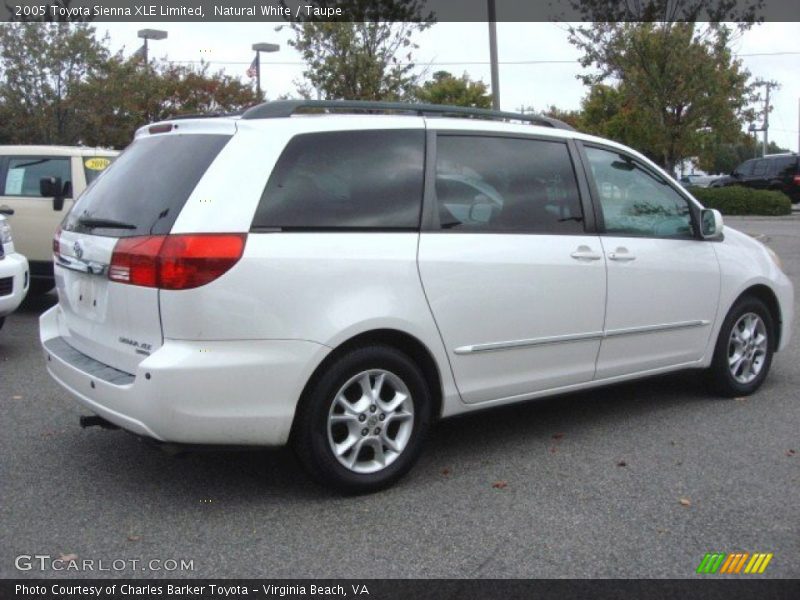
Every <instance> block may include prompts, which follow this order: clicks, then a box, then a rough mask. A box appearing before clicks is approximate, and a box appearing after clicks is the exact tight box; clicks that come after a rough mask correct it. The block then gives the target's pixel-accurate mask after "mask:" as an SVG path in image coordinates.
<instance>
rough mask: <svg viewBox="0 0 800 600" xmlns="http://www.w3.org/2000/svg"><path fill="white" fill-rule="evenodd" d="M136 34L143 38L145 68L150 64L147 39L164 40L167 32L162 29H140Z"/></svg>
mask: <svg viewBox="0 0 800 600" xmlns="http://www.w3.org/2000/svg"><path fill="white" fill-rule="evenodd" d="M137 35H138V37H140V38H142V39H143V40H144V46H143V48H144V64H145V68H147V66H148V65H149V64H150V63H149V62H148V57H147V40H164V39H166V38H167V32H166V31H164V30H163V29H140V30H139V32H138V33H137Z"/></svg>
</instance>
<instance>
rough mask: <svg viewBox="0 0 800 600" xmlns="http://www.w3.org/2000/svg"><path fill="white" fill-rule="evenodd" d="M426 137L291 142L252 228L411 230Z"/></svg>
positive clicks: (343, 135)
mask: <svg viewBox="0 0 800 600" xmlns="http://www.w3.org/2000/svg"><path fill="white" fill-rule="evenodd" d="M424 162H425V132H424V131H422V130H386V131H384V130H378V131H337V132H325V133H311V134H303V135H298V136H295V137H294V138H292V140H291V141H290V142H289V144H288V145H287V146H286V149H285V150H284V151H283V154H281V157H280V158H279V159H278V162H277V164H276V165H275V169H274V170H273V171H272V175H271V176H270V178H269V181H268V182H267V186H266V188H264V193H263V195H262V196H261V202H260V203H259V206H258V209H257V210H256V214H255V217H254V219H253V227H266V228H268V227H279V228H289V229H290V228H347V229H353V228H355V229H369V228H380V229H417V228H418V227H419V217H420V210H421V207H422V185H423V168H424Z"/></svg>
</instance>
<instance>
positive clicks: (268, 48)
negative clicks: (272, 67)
mask: <svg viewBox="0 0 800 600" xmlns="http://www.w3.org/2000/svg"><path fill="white" fill-rule="evenodd" d="M280 49H281V47H280V46H279V45H278V44H268V43H266V42H260V43H258V44H253V50H255V51H256V89H257V90H258V98H259V100H260V99H261V53H262V52H277V51H278V50H280Z"/></svg>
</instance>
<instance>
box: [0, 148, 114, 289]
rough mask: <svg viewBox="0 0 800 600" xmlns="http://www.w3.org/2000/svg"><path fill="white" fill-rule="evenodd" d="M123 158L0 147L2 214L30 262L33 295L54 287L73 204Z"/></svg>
mask: <svg viewBox="0 0 800 600" xmlns="http://www.w3.org/2000/svg"><path fill="white" fill-rule="evenodd" d="M118 154H119V152H117V151H116V150H106V149H102V148H87V147H84V146H0V214H5V215H6V216H7V217H8V220H9V223H11V225H12V227H13V228H14V231H15V232H16V236H17V250H18V251H19V252H21V253H22V254H24V255H25V256H26V257H27V258H28V260H29V261H30V271H31V285H30V292H31V294H41V293H44V292H47V291H48V290H51V289H52V288H53V284H54V280H53V257H52V251H51V249H52V245H53V234H54V233H55V231H56V229H57V228H58V225H59V223H61V221H62V220H63V219H64V215H65V214H67V212H69V210H70V209H71V208H72V204H73V199H75V198H77V197H78V196H80V195H81V193H82V192H83V190H84V189H85V188H86V187H87V186H88V185H89V184H91V183H92V182H93V181H94V180H95V179H96V178H97V177H99V176H100V174H101V173H102V172H103V171H104V170H105V168H106V167H107V166H108V165H109V164H111V162H113V160H114V159H115V158H116V156H117V155H118Z"/></svg>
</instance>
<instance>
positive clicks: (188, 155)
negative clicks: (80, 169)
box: [62, 134, 230, 237]
mask: <svg viewBox="0 0 800 600" xmlns="http://www.w3.org/2000/svg"><path fill="white" fill-rule="evenodd" d="M229 139H230V136H229V135H216V134H215V135H210V134H191V135H154V136H149V137H145V138H142V139H139V140H136V141H134V142H133V144H131V145H130V146H128V149H127V150H125V152H123V153H122V154H121V155H120V156H119V157H118V158H117V159H116V161H115V162H114V164H113V165H111V166H110V167H109V168H108V171H106V172H105V173H104V174H103V176H102V177H99V178H98V179H97V181H95V182H94V184H93V185H92V186H91V187H89V188H87V189H86V192H84V194H83V195H82V196H81V197H80V198H79V199H78V201H77V202H76V203H75V206H74V207H73V209H72V210H71V211H70V213H69V214H68V215H67V218H66V219H65V220H64V224H63V225H62V226H63V227H64V229H66V230H70V231H81V232H84V233H93V234H97V235H109V236H113V237H127V236H135V235H159V234H164V233H169V232H170V230H171V229H172V225H173V224H174V223H175V220H176V219H177V218H178V214H179V213H180V212H181V209H182V208H183V205H184V204H186V201H187V200H188V199H189V196H190V195H191V193H192V191H193V190H194V188H195V186H196V185H197V182H198V181H200V178H201V177H202V176H203V174H204V173H205V172H206V169H208V167H209V165H210V164H211V162H212V161H213V160H214V159H215V158H216V156H217V154H219V152H220V150H222V148H223V146H225V144H226V143H227V142H228V140H229ZM81 219H95V220H108V221H117V222H119V223H124V224H128V225H130V228H104V227H90V226H87V225H85V224H82V223H81Z"/></svg>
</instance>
